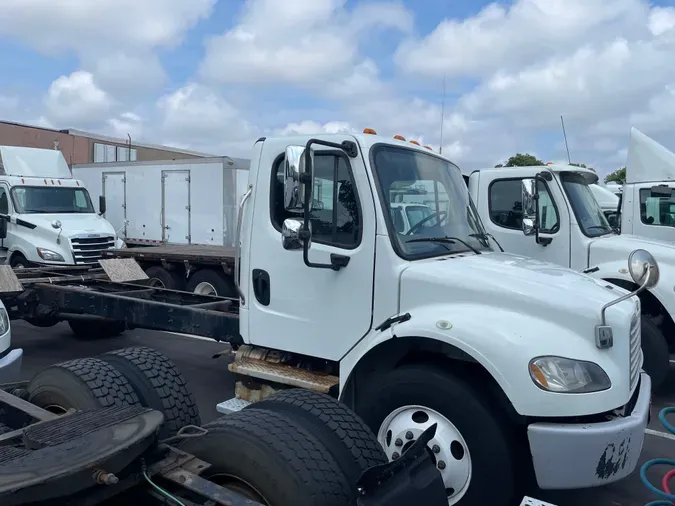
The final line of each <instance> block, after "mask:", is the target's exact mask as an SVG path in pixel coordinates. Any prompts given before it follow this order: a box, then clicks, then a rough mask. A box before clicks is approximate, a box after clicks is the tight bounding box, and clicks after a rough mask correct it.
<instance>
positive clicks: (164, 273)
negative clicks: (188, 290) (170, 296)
mask: <svg viewBox="0 0 675 506" xmlns="http://www.w3.org/2000/svg"><path fill="white" fill-rule="evenodd" d="M145 274H147V276H148V278H150V280H151V281H150V285H151V286H156V287H159V288H168V289H169V290H185V280H184V279H183V277H182V276H181V275H180V274H178V273H177V272H176V271H169V270H166V269H165V268H164V267H160V266H159V265H152V266H150V267H148V268H147V269H145Z"/></svg>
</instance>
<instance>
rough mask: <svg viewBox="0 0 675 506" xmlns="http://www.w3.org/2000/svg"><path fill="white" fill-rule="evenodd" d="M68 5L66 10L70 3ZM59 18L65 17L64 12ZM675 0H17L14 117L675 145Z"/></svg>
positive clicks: (207, 143)
mask: <svg viewBox="0 0 675 506" xmlns="http://www.w3.org/2000/svg"><path fill="white" fill-rule="evenodd" d="M57 4H58V5H57ZM54 19H58V20H59V22H58V23H55V22H54ZM674 56H675V4H674V1H673V0H668V1H666V0H661V1H658V2H646V1H643V0H518V1H514V2H499V3H491V2H485V1H471V2H469V1H468V0H459V1H453V2H448V1H447V0H446V1H441V0H426V1H425V0H418V1H416V2H412V1H405V0H404V1H399V0H393V1H391V0H376V1H375V0H373V1H363V0H361V1H359V0H312V2H311V3H308V2H307V1H305V0H302V1H300V0H284V1H283V2H282V1H280V0H247V1H241V0H227V1H225V0H144V1H143V2H138V1H137V0H97V1H96V2H91V1H88V0H69V1H68V2H67V3H63V2H53V0H3V9H2V11H0V64H1V65H2V69H3V76H4V78H3V80H2V82H0V118H2V119H8V120H14V121H22V122H27V123H35V124H39V125H44V126H53V127H56V128H80V129H85V130H93V131H97V132H101V133H105V134H109V135H118V136H123V137H125V136H126V134H127V133H129V134H131V135H132V137H133V138H135V139H139V140H141V139H142V140H146V141H148V142H159V143H167V144H174V145H179V146H184V147H190V148H192V149H196V150H200V151H205V152H209V153H216V154H230V155H231V156H246V154H247V152H248V149H249V148H250V146H251V143H252V142H253V141H254V140H255V138H257V137H258V136H259V135H275V134H285V133H292V132H303V133H316V132H318V131H337V132H340V131H344V132H350V131H360V130H362V129H363V128H365V127H373V128H375V129H377V130H378V132H379V133H383V134H386V135H393V134H397V133H400V134H403V135H405V136H406V137H408V138H415V139H418V140H422V141H423V142H425V143H428V144H431V145H432V146H433V147H434V148H435V149H438V148H439V145H440V143H441V139H440V136H439V131H440V118H441V110H440V104H441V100H442V93H441V90H442V83H443V76H444V75H447V92H446V107H445V119H444V125H445V130H444V133H445V135H444V138H443V152H444V154H447V155H448V156H450V157H451V158H453V160H455V161H456V162H457V163H460V164H462V165H464V166H469V167H480V166H486V165H494V164H495V163H498V162H500V161H503V160H505V159H506V158H507V157H508V156H510V155H511V154H514V153H515V152H531V153H534V154H536V155H537V156H539V157H540V158H542V159H543V160H544V161H551V160H563V159H565V158H566V152H565V149H564V145H563V143H562V133H561V130H560V115H561V114H563V115H564V116H565V122H566V127H567V133H568V139H569V141H570V150H571V152H572V158H573V161H577V162H583V163H587V164H591V165H593V166H595V167H596V168H597V170H598V171H599V172H601V173H606V172H608V171H611V170H613V169H614V168H617V167H619V166H620V165H621V164H622V163H623V162H624V160H625V147H626V143H627V137H628V131H629V129H630V127H631V126H637V127H638V128H640V129H641V130H642V131H643V132H644V133H646V134H647V135H649V136H652V137H654V138H655V139H657V140H658V141H660V142H662V143H664V144H665V145H666V146H668V147H669V148H671V149H674V148H675V139H673V135H672V127H671V125H672V124H673V120H674V119H675V66H673V65H672V61H675V58H674Z"/></svg>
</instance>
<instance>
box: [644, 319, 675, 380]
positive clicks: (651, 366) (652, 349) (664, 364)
mask: <svg viewBox="0 0 675 506" xmlns="http://www.w3.org/2000/svg"><path fill="white" fill-rule="evenodd" d="M640 333H641V335H642V343H641V345H642V354H643V356H644V362H643V363H642V369H643V370H644V371H645V372H646V373H647V374H649V377H650V378H651V380H652V389H655V388H658V387H659V386H661V384H663V382H664V381H665V380H666V378H667V377H668V371H669V370H670V354H669V352H668V343H667V342H666V337H665V336H664V335H663V333H662V332H661V329H659V327H658V325H656V323H654V321H653V320H652V318H651V317H650V316H647V315H645V314H643V315H642V319H641V327H640Z"/></svg>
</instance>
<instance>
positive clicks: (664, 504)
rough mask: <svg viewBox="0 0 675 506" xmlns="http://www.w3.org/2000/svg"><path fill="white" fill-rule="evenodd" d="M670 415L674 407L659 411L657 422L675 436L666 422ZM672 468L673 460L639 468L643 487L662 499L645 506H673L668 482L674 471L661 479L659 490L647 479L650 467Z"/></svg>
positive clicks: (674, 473) (649, 463) (674, 502)
mask: <svg viewBox="0 0 675 506" xmlns="http://www.w3.org/2000/svg"><path fill="white" fill-rule="evenodd" d="M671 413H675V406H672V407H669V408H663V409H662V410H661V411H659V421H660V422H661V425H663V427H664V428H665V429H666V430H667V431H668V432H670V433H671V434H675V427H674V426H673V425H672V424H671V423H670V422H668V420H667V416H668V415H670V414H671ZM659 465H662V466H673V467H675V460H673V459H652V460H649V461H647V462H645V463H644V464H642V467H640V480H641V481H642V483H643V484H644V486H645V487H647V488H648V489H649V491H650V492H652V493H654V494H656V495H658V496H659V497H662V499H657V500H655V501H651V502H649V503H647V504H645V506H673V504H675V494H672V493H671V491H670V480H671V479H672V478H673V477H675V469H671V470H670V471H668V472H667V473H666V474H665V476H664V477H663V479H662V480H661V488H660V489H659V488H656V487H655V486H654V485H653V484H652V483H651V482H650V481H649V480H648V479H647V470H648V469H649V468H650V467H653V466H659Z"/></svg>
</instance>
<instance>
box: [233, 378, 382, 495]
mask: <svg viewBox="0 0 675 506" xmlns="http://www.w3.org/2000/svg"><path fill="white" fill-rule="evenodd" d="M251 408H253V409H264V410H268V411H274V412H277V413H284V414H285V415H286V416H288V417H290V418H292V419H293V420H294V421H295V422H296V423H298V424H299V425H301V426H302V427H304V428H305V429H307V430H308V431H309V432H311V433H312V434H314V436H316V437H317V439H319V441H321V443H323V445H324V446H325V447H326V448H327V449H328V451H329V452H330V453H331V455H332V456H333V458H334V459H335V461H336V462H337V463H338V465H339V466H340V468H341V469H342V472H343V473H344V474H345V476H346V477H347V480H348V481H349V484H350V486H352V487H355V486H356V482H357V480H358V479H359V477H360V476H361V473H363V472H364V471H365V470H366V469H368V468H370V467H374V466H378V465H380V464H386V463H387V462H388V460H387V456H386V454H385V453H384V451H383V450H382V447H381V446H380V444H379V443H378V442H377V439H376V438H375V434H373V431H371V430H370V428H369V427H368V426H367V425H366V424H365V422H364V421H363V420H362V419H361V418H360V417H359V416H358V415H357V414H356V413H354V412H353V411H351V410H350V409H349V408H348V407H347V406H345V405H344V404H343V403H341V402H339V401H337V400H336V399H334V398H333V397H330V396H328V395H325V394H321V393H318V392H313V391H311V390H303V389H299V388H294V389H290V390H282V391H281V392H277V393H275V394H274V395H271V396H270V397H268V398H266V399H265V400H262V401H259V402H256V403H254V404H251V405H250V406H249V407H248V408H246V409H251Z"/></svg>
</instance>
